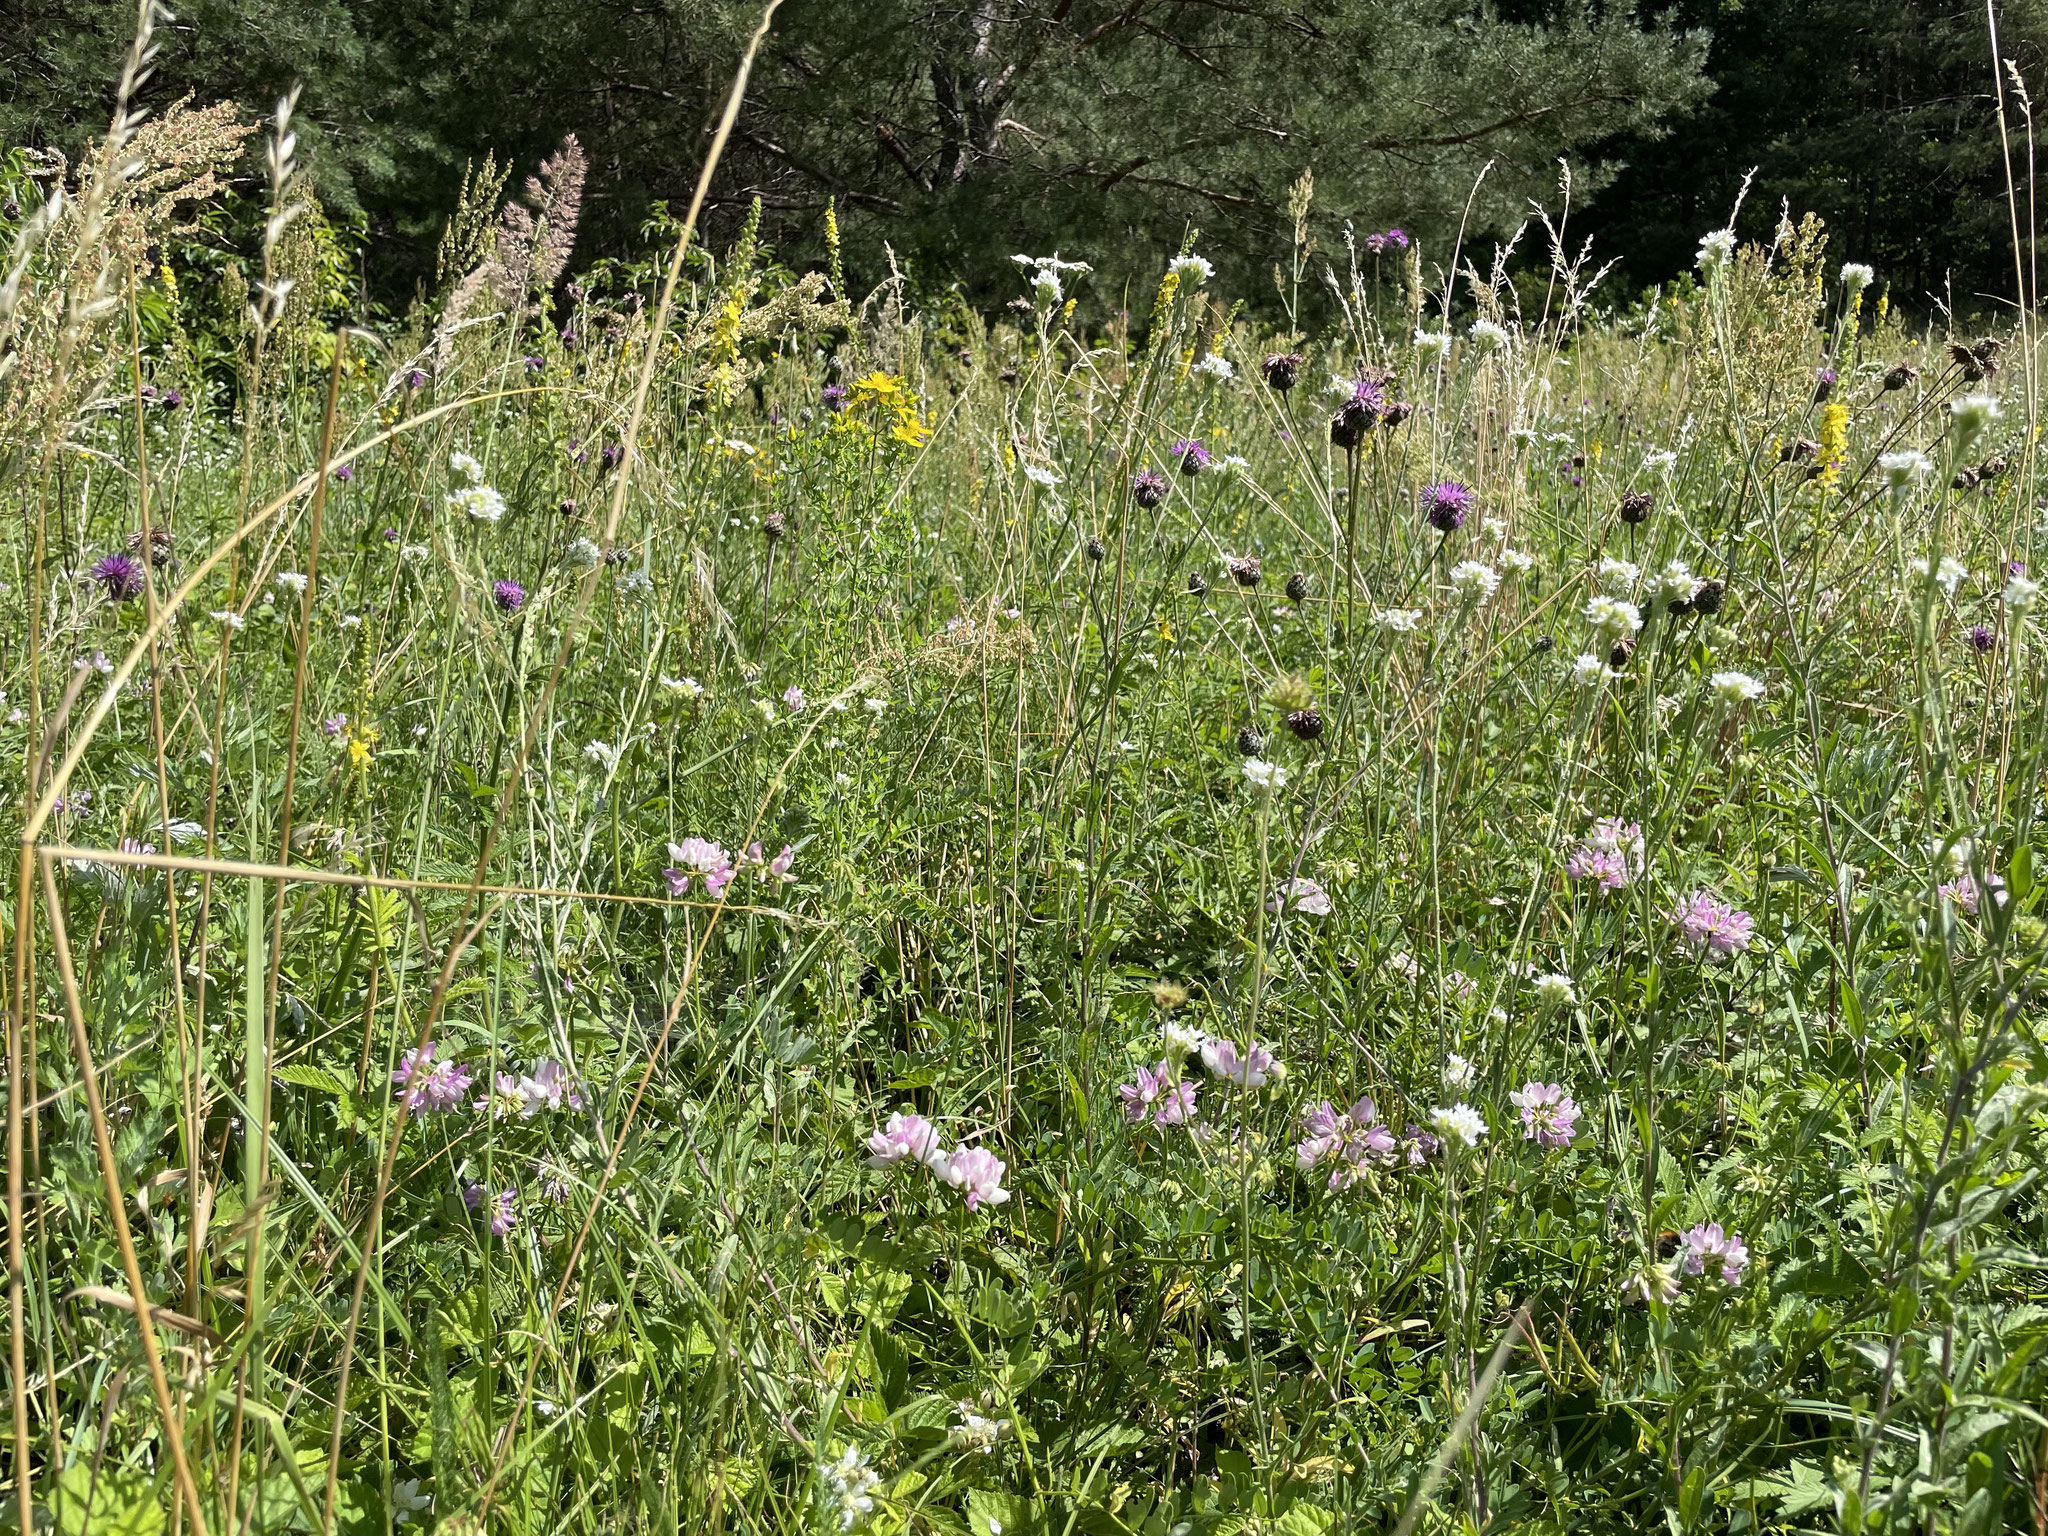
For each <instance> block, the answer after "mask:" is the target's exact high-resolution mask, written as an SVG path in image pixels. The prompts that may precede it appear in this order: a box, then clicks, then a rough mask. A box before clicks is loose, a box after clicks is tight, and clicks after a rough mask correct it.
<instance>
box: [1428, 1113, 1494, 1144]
mask: <svg viewBox="0 0 2048 1536" xmlns="http://www.w3.org/2000/svg"><path fill="white" fill-rule="evenodd" d="M1429 1123H1430V1127H1431V1129H1433V1130H1434V1131H1435V1132H1436V1133H1437V1135H1439V1136H1441V1137H1443V1139H1444V1141H1445V1143H1446V1144H1452V1143H1455V1144H1456V1145H1458V1146H1461V1147H1468V1148H1469V1147H1476V1146H1478V1145H1479V1142H1480V1139H1481V1138H1482V1137H1484V1136H1485V1135H1486V1117H1485V1116H1483V1115H1482V1114H1480V1113H1479V1111H1478V1110H1476V1109H1474V1108H1473V1107H1472V1106H1471V1105H1470V1104H1462V1103H1460V1104H1453V1105H1451V1106H1450V1107H1449V1108H1448V1109H1446V1108H1443V1107H1438V1108H1436V1109H1432V1110H1431V1111H1430V1112H1429Z"/></svg>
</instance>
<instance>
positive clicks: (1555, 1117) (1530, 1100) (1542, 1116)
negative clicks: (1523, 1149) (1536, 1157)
mask: <svg viewBox="0 0 2048 1536" xmlns="http://www.w3.org/2000/svg"><path fill="white" fill-rule="evenodd" d="M1508 1102H1509V1103H1510V1104H1512V1105H1514V1106H1515V1108H1516V1109H1518V1110H1520V1111H1521V1112H1522V1139H1523V1140H1524V1141H1533V1142H1535V1143H1536V1144H1537V1145H1538V1146H1541V1147H1551V1148H1557V1147H1568V1146H1570V1145H1571V1144H1572V1138H1573V1137H1574V1136H1576V1135H1578V1133H1579V1126H1578V1121H1579V1106H1578V1105H1576V1104H1574V1103H1573V1102H1572V1096H1571V1091H1570V1090H1569V1089H1568V1088H1566V1087H1565V1086H1564V1084H1562V1083H1537V1082H1530V1083H1524V1084H1523V1085H1522V1087H1521V1088H1520V1089H1519V1090H1518V1091H1516V1092H1514V1093H1510V1094H1509V1095H1508Z"/></svg>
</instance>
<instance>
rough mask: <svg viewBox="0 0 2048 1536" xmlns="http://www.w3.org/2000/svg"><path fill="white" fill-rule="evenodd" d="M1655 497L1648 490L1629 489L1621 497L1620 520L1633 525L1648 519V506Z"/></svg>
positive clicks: (1651, 504) (1649, 506)
mask: <svg viewBox="0 0 2048 1536" xmlns="http://www.w3.org/2000/svg"><path fill="white" fill-rule="evenodd" d="M1655 504H1656V499H1655V498H1654V497H1652V496H1651V495H1650V493H1649V492H1648V491H1630V492H1629V493H1628V494H1627V495H1626V496H1624V497H1622V498H1621V520H1622V521H1623V522H1624V523H1628V524H1629V525H1631V526H1634V525H1635V524H1637V523H1646V522H1648V521H1649V520H1650V508H1651V507H1652V506H1654V505H1655Z"/></svg>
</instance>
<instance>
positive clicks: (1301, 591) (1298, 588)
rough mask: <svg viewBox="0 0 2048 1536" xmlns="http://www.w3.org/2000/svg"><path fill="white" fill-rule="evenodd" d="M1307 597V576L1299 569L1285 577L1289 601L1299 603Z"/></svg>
mask: <svg viewBox="0 0 2048 1536" xmlns="http://www.w3.org/2000/svg"><path fill="white" fill-rule="evenodd" d="M1307 599H1308V577H1306V576H1304V575H1303V574H1302V573H1301V572H1300V571H1296V572H1295V573H1294V574H1293V575H1292V576H1290V577H1288V578H1287V600H1288V601H1289V602H1291V603H1299V602H1305V601H1306V600H1307Z"/></svg>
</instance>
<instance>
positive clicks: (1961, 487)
mask: <svg viewBox="0 0 2048 1536" xmlns="http://www.w3.org/2000/svg"><path fill="white" fill-rule="evenodd" d="M1977 478H1978V477H1977V471H1975V470H1974V469H1972V468H1970V466H1969V465H1967V464H1965V465H1964V466H1963V467H1962V468H1961V469H1959V470H1957V471H1956V472H1955V475H1954V477H1953V478H1952V479H1951V480H1950V481H1949V483H1948V486H1949V489H1950V490H1952V491H1974V490H1975V489H1977Z"/></svg>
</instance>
